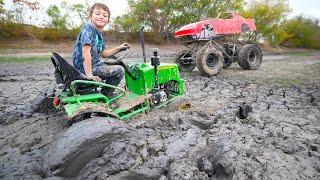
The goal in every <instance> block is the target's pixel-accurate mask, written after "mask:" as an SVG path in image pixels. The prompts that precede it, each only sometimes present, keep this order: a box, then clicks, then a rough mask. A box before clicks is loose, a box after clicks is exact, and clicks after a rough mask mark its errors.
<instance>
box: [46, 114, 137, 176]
mask: <svg viewBox="0 0 320 180" xmlns="http://www.w3.org/2000/svg"><path fill="white" fill-rule="evenodd" d="M130 132H132V130H130V129H129V128H128V126H126V125H125V124H123V123H121V122H119V121H117V120H115V119H113V118H109V119H107V118H105V117H94V118H90V119H87V120H84V121H81V122H79V123H75V124H73V125H72V126H71V127H69V128H68V130H67V131H66V132H65V133H64V134H63V135H62V136H61V137H60V138H59V139H58V141H56V142H55V143H53V145H52V146H51V148H50V149H49V151H47V153H46V154H45V161H44V165H45V169H46V172H47V174H48V175H55V176H62V177H75V176H76V175H77V174H78V173H79V172H80V171H81V169H82V168H83V167H84V166H85V165H86V164H87V163H88V162H90V161H91V160H92V159H95V158H96V157H99V156H100V155H101V153H102V151H103V149H104V148H105V147H106V146H107V145H108V144H111V142H114V141H117V140H119V139H121V138H125V137H128V136H129V135H128V134H129V133H130ZM133 134H134V133H131V135H130V136H133Z"/></svg>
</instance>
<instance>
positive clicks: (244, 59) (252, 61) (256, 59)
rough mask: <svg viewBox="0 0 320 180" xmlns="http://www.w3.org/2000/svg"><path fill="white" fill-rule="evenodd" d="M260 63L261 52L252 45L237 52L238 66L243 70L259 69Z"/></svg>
mask: <svg viewBox="0 0 320 180" xmlns="http://www.w3.org/2000/svg"><path fill="white" fill-rule="evenodd" d="M261 63H262V51H261V49H260V48H259V47H258V46H257V45H254V44H247V45H245V46H243V47H242V48H241V50H240V52H239V60H238V64H239V65H240V67H241V68H242V69H245V70H256V69H259V68H260V66H261Z"/></svg>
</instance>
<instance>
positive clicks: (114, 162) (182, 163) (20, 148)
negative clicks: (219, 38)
mask: <svg viewBox="0 0 320 180" xmlns="http://www.w3.org/2000/svg"><path fill="white" fill-rule="evenodd" d="M272 59H276V60H272ZM277 59H278V58H275V57H272V58H271V59H270V60H267V61H266V62H265V63H264V64H263V66H262V67H261V69H260V70H258V71H243V70H241V69H239V67H238V65H232V66H231V68H230V69H227V70H225V71H223V72H222V73H220V74H219V75H218V76H215V77H210V78H207V77H202V76H200V75H199V74H198V72H197V71H194V72H192V73H183V74H182V78H183V79H184V80H185V82H186V91H187V94H186V96H187V97H189V98H190V99H191V100H192V108H191V109H190V110H189V111H187V112H170V113H168V111H167V110H166V109H160V110H153V111H151V112H150V113H148V114H143V115H140V116H138V117H135V118H133V119H131V120H130V121H127V122H124V123H125V124H126V125H125V126H128V129H130V131H131V130H133V131H134V133H135V135H134V136H123V137H121V138H115V139H113V141H112V142H109V143H108V144H104V146H105V147H103V148H102V149H103V150H102V151H101V153H100V154H99V155H97V156H95V157H94V158H92V159H91V160H90V161H89V162H88V163H86V164H85V165H84V166H83V168H82V169H81V170H79V171H78V172H77V173H75V174H72V176H73V177H75V178H78V179H163V180H164V179H319V178H320V168H319V167H320V152H319V148H320V137H319V135H320V121H319V119H320V91H319V88H320V84H319V82H320V81H319V72H320V71H319V66H315V65H317V64H319V63H320V58H319V55H318V54H317V55H315V56H308V57H292V56H284V57H281V61H279V62H278V61H277ZM37 67H38V69H36V70H34V69H32V66H31V65H27V64H26V65H24V66H23V68H22V67H21V66H19V65H14V64H6V65H5V67H4V66H1V67H0V68H1V71H0V72H1V74H0V81H1V82H0V83H1V85H0V88H1V94H0V98H1V99H0V100H1V102H2V103H1V105H0V108H1V114H0V119H1V125H0V147H1V148H0V178H3V179H42V178H48V179H50V178H52V177H55V178H57V179H59V177H57V175H56V176H55V174H54V173H53V172H51V171H50V169H48V168H47V165H46V163H44V162H47V161H48V159H47V154H48V153H47V152H48V150H49V149H50V148H52V145H53V144H54V143H55V142H57V139H58V138H59V137H61V136H62V135H64V133H65V132H66V131H68V130H67V129H66V128H64V127H63V115H62V114H61V113H60V112H56V111H51V110H50V111H43V109H47V106H48V105H47V104H45V103H43V102H41V100H42V99H43V97H45V96H46V95H47V94H50V93H51V90H50V89H52V87H53V86H54V85H52V80H53V77H52V76H51V73H50V71H51V70H52V68H51V65H50V64H47V63H41V64H38V65H37ZM279 69H281V70H279ZM303 70H304V71H303ZM292 72H295V73H292ZM274 79H277V81H273V80H274ZM293 80H294V81H293ZM296 80H299V82H300V83H297V81H296ZM39 94H40V96H39ZM34 104H41V105H42V107H43V108H40V109H42V111H39V109H38V110H37V111H36V110H35V109H34V108H33V107H36V106H34ZM124 128H125V127H124ZM100 148H101V147H100ZM61 151H63V150H61Z"/></svg>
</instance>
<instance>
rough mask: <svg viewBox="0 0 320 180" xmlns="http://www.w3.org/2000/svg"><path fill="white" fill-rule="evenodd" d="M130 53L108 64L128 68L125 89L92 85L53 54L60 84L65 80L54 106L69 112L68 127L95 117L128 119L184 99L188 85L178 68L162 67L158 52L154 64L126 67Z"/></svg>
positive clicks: (152, 60)
mask: <svg viewBox="0 0 320 180" xmlns="http://www.w3.org/2000/svg"><path fill="white" fill-rule="evenodd" d="M128 52H129V50H127V51H126V53H125V54H124V55H122V56H121V57H120V58H118V59H117V60H114V61H112V62H108V61H106V62H105V63H107V64H117V65H121V66H123V67H124V69H125V89H123V88H119V87H116V86H113V85H110V84H105V83H103V82H96V81H91V80H89V79H88V78H87V77H85V76H84V75H83V74H81V73H80V72H78V71H77V70H76V69H74V68H73V67H72V66H71V65H70V64H68V62H67V61H65V60H64V59H63V58H62V57H61V56H59V55H58V54H57V53H53V57H52V62H53V64H54V66H55V68H56V74H57V75H56V77H57V80H60V79H62V81H61V80H60V82H63V88H62V89H60V92H58V93H57V96H56V97H55V98H54V106H55V107H56V108H62V109H63V110H64V111H65V113H66V116H67V124H69V125H71V124H72V123H74V122H77V121H80V120H84V119H87V118H90V117H92V116H103V117H112V118H116V119H120V120H122V119H128V118H129V117H131V116H133V115H136V114H139V113H141V112H147V111H148V110H150V108H158V107H163V106H165V105H168V104H169V103H170V102H171V101H173V100H174V99H175V98H177V97H179V96H181V95H183V90H184V83H183V80H182V79H181V78H180V76H179V70H178V66H177V65H176V64H166V63H164V64H160V61H159V57H158V50H157V49H154V52H153V56H152V57H151V64H148V63H138V62H135V63H130V64H129V65H126V64H125V63H124V62H123V61H122V59H123V58H124V57H125V56H126V55H127V54H128ZM102 88H109V89H111V88H113V89H115V92H116V93H115V94H116V95H115V96H113V97H108V96H106V95H104V94H103V93H101V89H102Z"/></svg>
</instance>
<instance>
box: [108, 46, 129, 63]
mask: <svg viewBox="0 0 320 180" xmlns="http://www.w3.org/2000/svg"><path fill="white" fill-rule="evenodd" d="M129 52H130V51H129V48H125V49H123V50H121V51H119V52H118V53H116V54H120V55H119V56H115V55H112V56H110V57H109V59H108V60H105V63H106V64H108V65H122V64H123V61H122V60H123V59H124V58H125V57H127V56H128V54H129Z"/></svg>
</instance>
